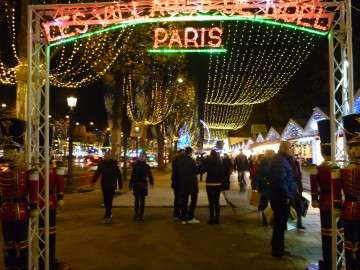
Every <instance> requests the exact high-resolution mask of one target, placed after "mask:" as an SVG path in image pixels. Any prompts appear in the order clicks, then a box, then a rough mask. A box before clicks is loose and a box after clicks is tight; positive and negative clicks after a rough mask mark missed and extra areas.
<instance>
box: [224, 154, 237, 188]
mask: <svg viewBox="0 0 360 270" xmlns="http://www.w3.org/2000/svg"><path fill="white" fill-rule="evenodd" d="M221 163H222V166H223V169H224V178H225V179H224V182H223V185H222V189H223V190H229V189H230V175H231V173H232V170H233V166H234V164H233V161H232V159H231V158H230V157H229V155H228V154H226V153H225V154H224V158H223V159H222V161H221Z"/></svg>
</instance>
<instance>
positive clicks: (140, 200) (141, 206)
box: [129, 154, 154, 221]
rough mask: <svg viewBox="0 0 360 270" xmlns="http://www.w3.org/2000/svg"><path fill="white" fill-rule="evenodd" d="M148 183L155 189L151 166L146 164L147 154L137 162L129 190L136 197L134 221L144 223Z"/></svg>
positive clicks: (141, 156) (140, 156) (141, 155)
mask: <svg viewBox="0 0 360 270" xmlns="http://www.w3.org/2000/svg"><path fill="white" fill-rule="evenodd" d="M148 182H150V187H151V188H152V189H153V188H154V178H153V176H152V173H151V168H150V165H149V164H147V163H146V156H145V154H140V155H139V159H138V160H137V161H136V162H135V164H134V167H133V171H132V173H131V178H130V183H129V189H130V190H132V191H133V195H134V197H135V215H134V220H141V221H144V210H145V197H146V196H147V195H148Z"/></svg>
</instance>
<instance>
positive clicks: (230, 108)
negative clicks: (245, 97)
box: [204, 103, 253, 130]
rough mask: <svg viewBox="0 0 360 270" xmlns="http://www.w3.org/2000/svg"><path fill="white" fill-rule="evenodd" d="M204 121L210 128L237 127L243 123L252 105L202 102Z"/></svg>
mask: <svg viewBox="0 0 360 270" xmlns="http://www.w3.org/2000/svg"><path fill="white" fill-rule="evenodd" d="M204 107H205V108H204V116H205V117H204V118H205V123H206V125H207V126H208V127H209V128H210V129H219V130H220V129H238V128H241V127H242V126H244V125H245V123H246V121H247V120H248V118H249V115H250V113H251V111H252V107H253V105H217V104H206V103H205V104H204Z"/></svg>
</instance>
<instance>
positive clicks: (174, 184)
mask: <svg viewBox="0 0 360 270" xmlns="http://www.w3.org/2000/svg"><path fill="white" fill-rule="evenodd" d="M183 154H185V150H184V149H180V150H179V151H178V154H177V155H176V156H175V157H174V159H173V161H172V165H171V168H172V173H171V188H172V189H173V190H174V212H173V216H174V218H177V219H181V209H180V198H181V194H180V183H179V176H178V174H179V173H178V172H177V170H176V162H177V159H178V158H179V156H181V155H183Z"/></svg>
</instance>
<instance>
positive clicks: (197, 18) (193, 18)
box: [49, 15, 328, 47]
mask: <svg viewBox="0 0 360 270" xmlns="http://www.w3.org/2000/svg"><path fill="white" fill-rule="evenodd" d="M177 21H252V22H259V23H267V24H272V25H278V26H283V27H287V28H291V29H295V30H300V31H303V32H309V33H312V34H316V35H321V36H326V35H328V32H326V31H320V30H315V29H310V28H305V27H300V26H296V25H292V24H290V23H281V22H277V21H274V20H272V19H268V18H257V19H256V18H248V17H235V16H232V17H229V16H225V15H200V16H179V17H166V18H154V19H139V20H132V21H128V22H120V23H118V24H116V25H114V26H110V27H107V28H103V29H100V30H97V31H94V32H91V33H86V34H82V35H80V36H77V37H70V38H65V39H62V40H59V41H56V42H54V43H51V44H49V46H51V47H53V46H57V45H60V44H63V43H67V42H71V41H74V40H77V39H79V38H86V37H88V36H92V35H96V34H100V33H103V32H107V31H112V30H115V29H119V28H123V27H127V26H131V25H137V24H142V23H158V22H177Z"/></svg>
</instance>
